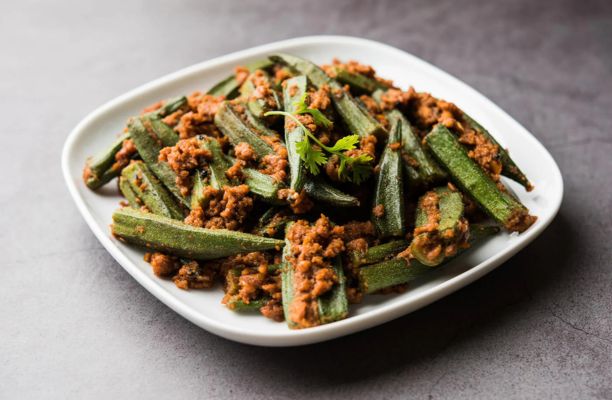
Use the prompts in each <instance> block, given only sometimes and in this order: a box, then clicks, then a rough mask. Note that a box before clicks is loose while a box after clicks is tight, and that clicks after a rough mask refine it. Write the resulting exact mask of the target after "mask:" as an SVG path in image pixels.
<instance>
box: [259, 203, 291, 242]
mask: <svg viewBox="0 0 612 400" xmlns="http://www.w3.org/2000/svg"><path fill="white" fill-rule="evenodd" d="M296 218H297V217H296V216H295V215H294V214H291V213H290V212H288V211H287V209H286V208H281V207H278V206H272V207H270V208H268V209H267V210H266V212H264V213H263V214H262V215H261V217H259V220H258V221H257V225H256V226H255V228H254V230H253V233H254V234H256V235H259V236H265V237H279V236H282V235H283V233H284V232H285V227H286V226H287V224H289V223H290V222H292V221H295V220H296Z"/></svg>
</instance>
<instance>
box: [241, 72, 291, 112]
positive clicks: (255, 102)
mask: <svg viewBox="0 0 612 400" xmlns="http://www.w3.org/2000/svg"><path fill="white" fill-rule="evenodd" d="M256 73H257V71H256V72H253V73H252V74H250V75H249V77H248V78H247V79H246V80H245V81H244V83H243V84H242V86H240V96H241V98H242V99H243V100H244V102H245V103H246V106H247V109H248V110H249V111H250V112H251V113H252V114H253V115H254V116H256V117H258V118H262V117H263V116H264V114H265V113H266V112H268V111H275V110H280V109H281V108H282V105H281V101H280V98H279V95H278V93H276V90H275V89H270V92H271V93H270V94H271V96H272V98H273V103H274V105H271V104H270V103H268V101H267V99H266V98H265V97H261V98H259V97H254V96H253V94H254V93H255V91H256V90H257V87H256V86H255V83H254V82H253V78H254V74H256ZM262 79H265V80H267V81H268V84H269V85H270V86H272V82H271V81H270V76H269V75H268V74H267V73H266V72H263V77H262Z"/></svg>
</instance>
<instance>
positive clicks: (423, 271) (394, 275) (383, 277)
mask: <svg viewBox="0 0 612 400" xmlns="http://www.w3.org/2000/svg"><path fill="white" fill-rule="evenodd" d="M498 232H499V228H498V227H497V226H491V225H480V224H475V225H472V226H471V227H470V240H469V242H470V243H474V242H476V241H478V240H481V239H484V238H486V237H489V236H493V235H495V234H496V233H498ZM465 250H466V248H460V249H459V251H458V252H457V254H456V255H459V254H460V253H462V252H463V251H465ZM448 261H450V258H449V259H446V260H445V262H444V263H443V264H441V265H440V266H438V267H437V268H440V267H441V266H442V265H444V264H445V263H446V262H448ZM437 268H432V267H428V266H426V265H424V264H421V263H420V262H419V261H418V260H416V259H412V260H410V261H408V260H407V259H406V258H394V259H390V260H386V261H382V262H378V263H376V264H371V265H366V266H363V267H361V268H360V269H359V282H360V286H361V290H362V291H363V292H364V293H366V294H371V293H375V292H377V291H379V290H381V289H385V288H388V287H392V286H395V285H401V284H404V283H408V282H411V281H413V280H415V279H417V278H420V277H422V276H425V275H427V274H428V273H430V272H431V271H434V270H436V269H437Z"/></svg>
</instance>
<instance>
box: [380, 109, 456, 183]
mask: <svg viewBox="0 0 612 400" xmlns="http://www.w3.org/2000/svg"><path fill="white" fill-rule="evenodd" d="M387 119H388V120H389V124H390V126H391V127H390V130H393V129H398V130H399V131H400V136H401V144H402V147H401V151H402V161H403V165H404V172H405V175H406V178H407V181H408V184H410V185H412V186H416V187H427V186H429V185H431V184H434V183H436V182H440V181H443V180H444V179H446V174H445V173H444V170H442V168H440V166H439V165H438V163H436V161H435V160H434V159H433V158H432V157H431V155H429V153H427V152H426V151H425V149H423V147H422V145H421V140H420V139H419V137H418V136H417V134H416V133H415V132H414V130H413V129H412V126H411V125H410V122H408V120H407V119H406V117H404V115H403V114H402V113H401V112H400V111H399V110H392V111H390V112H388V113H387Z"/></svg>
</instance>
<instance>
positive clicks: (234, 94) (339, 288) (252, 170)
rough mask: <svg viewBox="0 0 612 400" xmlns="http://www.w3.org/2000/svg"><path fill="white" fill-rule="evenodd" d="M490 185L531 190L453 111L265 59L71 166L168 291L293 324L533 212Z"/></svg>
mask: <svg viewBox="0 0 612 400" xmlns="http://www.w3.org/2000/svg"><path fill="white" fill-rule="evenodd" d="M502 176H505V177H506V178H509V179H511V180H514V181H516V182H517V183H519V184H520V185H522V186H523V187H524V189H525V190H527V191H530V190H532V189H533V185H532V184H531V183H530V182H529V180H528V179H527V177H526V176H525V174H524V173H523V172H522V171H521V170H520V169H519V167H518V166H517V165H516V163H515V162H514V161H513V160H512V159H511V158H510V155H509V153H508V150H507V149H504V148H503V147H501V146H500V145H499V143H498V142H497V141H496V140H495V139H494V138H493V136H492V135H491V134H490V133H489V132H488V131H487V130H486V129H485V128H484V127H482V126H481V125H480V124H478V123H477V122H476V121H475V120H473V119H472V118H471V117H469V116H468V115H467V114H466V113H464V112H463V111H462V110H461V109H460V108H459V107H457V106H456V105H455V104H453V103H451V102H448V101H445V100H442V99H438V98H436V97H434V96H432V95H431V94H429V93H426V92H417V91H416V90H415V89H414V88H412V87H410V88H408V89H407V90H402V89H400V88H398V87H396V86H395V85H394V84H393V82H391V81H389V80H386V79H384V78H382V77H379V76H378V75H377V74H376V71H375V70H374V69H373V68H372V67H371V66H368V65H363V64H360V63H359V62H356V61H348V62H341V61H339V60H333V61H332V63H331V64H329V65H323V66H318V65H316V64H314V63H312V62H310V61H308V60H305V59H302V58H299V57H296V56H294V55H289V54H271V55H269V56H268V57H267V58H266V59H265V60H259V61H256V62H253V63H251V64H249V65H245V66H237V67H236V68H235V70H234V73H233V74H230V75H229V76H228V77H227V78H226V79H224V80H222V81H221V82H219V83H218V84H216V85H215V86H213V87H212V88H211V89H210V90H208V92H194V93H192V94H190V95H189V96H186V97H185V96H181V97H177V98H173V99H168V100H165V101H160V102H159V103H156V104H154V105H152V106H150V107H148V108H147V109H145V110H143V112H142V113H141V114H140V115H135V116H133V117H132V118H130V119H129V121H128V122H127V125H126V127H125V129H124V132H123V133H122V134H121V135H120V136H119V137H118V138H117V139H116V140H115V141H113V142H112V143H111V145H110V146H109V148H107V149H105V150H103V151H102V152H101V153H100V154H99V155H97V156H95V157H91V158H89V159H88V160H87V161H86V164H85V168H84V170H83V180H84V182H85V184H86V185H87V186H88V187H89V188H90V189H92V190H96V189H98V188H100V187H101V186H103V185H105V184H106V183H108V182H110V181H111V180H113V179H114V178H118V179H117V180H118V187H119V191H120V193H121V194H122V195H123V197H124V198H125V200H123V201H122V202H121V207H120V208H119V209H118V210H117V211H115V213H114V214H113V217H112V225H111V230H112V234H113V235H114V236H115V237H116V238H117V239H118V240H120V241H122V242H125V243H126V244H129V245H134V246H139V247H142V248H144V249H145V250H146V253H145V256H144V258H145V260H146V261H147V262H148V263H150V264H151V267H152V272H153V274H155V275H156V276H158V277H160V278H163V279H169V280H172V281H173V282H174V283H175V285H176V286H177V287H178V288H180V289H183V290H191V289H193V290H197V289H207V288H211V287H213V286H214V285H215V284H217V283H220V284H222V285H223V288H224V292H225V296H224V297H223V300H222V303H223V304H225V305H226V306H227V307H228V308H229V309H231V310H233V311H235V312H253V311H255V312H260V313H261V314H262V315H264V316H266V317H268V318H270V319H272V320H275V321H283V320H284V321H286V323H287V324H288V326H289V327H290V328H293V329H301V328H309V327H314V326H318V325H322V324H326V323H330V322H333V321H337V320H340V319H343V318H346V317H347V316H348V314H349V304H354V303H358V302H360V301H361V300H362V298H363V296H364V295H369V294H373V293H397V292H402V291H405V290H406V289H407V287H408V284H409V283H410V282H412V281H414V280H415V279H417V278H419V277H422V276H424V275H426V274H428V273H429V272H430V271H432V270H435V269H436V268H440V267H441V266H442V265H444V264H445V263H447V262H448V261H449V260H451V259H453V258H454V257H456V256H457V255H459V254H460V253H462V252H463V251H465V250H466V249H468V248H470V247H471V246H473V245H474V244H475V243H477V242H478V241H479V240H481V239H483V238H486V237H490V236H492V235H495V234H496V233H498V232H499V231H500V230H501V229H504V230H506V231H508V232H516V233H519V234H520V233H522V232H524V231H525V230H527V229H529V227H530V226H531V225H532V224H533V223H534V222H535V221H536V217H535V216H533V215H531V214H530V213H529V210H528V209H527V208H526V207H525V206H524V205H523V204H521V202H520V201H519V200H518V199H517V198H516V196H515V195H514V194H513V193H512V192H510V191H509V190H508V188H507V187H506V186H505V184H504V182H503V180H502V179H501V177H502Z"/></svg>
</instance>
